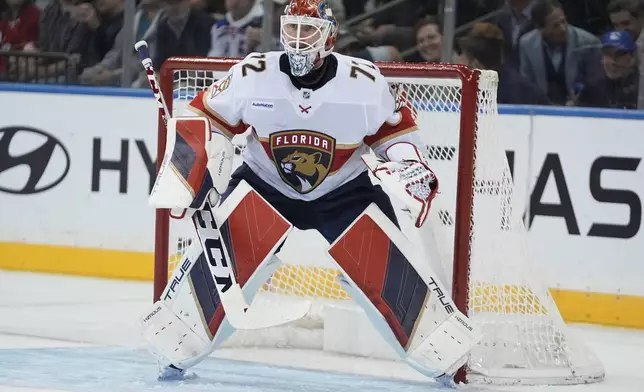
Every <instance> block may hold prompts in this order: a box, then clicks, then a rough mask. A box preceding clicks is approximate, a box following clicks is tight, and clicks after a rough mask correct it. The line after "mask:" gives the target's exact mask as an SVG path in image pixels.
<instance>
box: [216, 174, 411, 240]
mask: <svg viewBox="0 0 644 392" xmlns="http://www.w3.org/2000/svg"><path fill="white" fill-rule="evenodd" d="M241 180H245V181H246V182H247V183H248V184H249V185H250V186H251V187H253V189H254V190H255V191H256V192H257V193H259V194H260V195H261V196H262V197H263V198H264V199H265V200H266V201H267V202H268V203H269V204H270V205H272V206H273V207H274V208H275V209H276V210H277V211H278V212H279V213H280V214H282V216H283V217H284V218H285V219H286V220H288V221H289V222H290V223H292V224H293V226H295V227H297V228H298V229H300V230H309V229H315V230H317V231H319V232H320V234H322V236H324V238H325V239H326V240H327V241H328V242H329V243H330V244H331V243H333V241H335V240H336V238H338V237H339V236H340V234H342V232H344V231H345V230H346V229H347V227H349V225H350V224H351V223H353V221H354V220H355V219H356V218H357V217H358V216H359V215H360V214H361V213H362V212H363V211H364V210H365V209H366V208H367V207H368V206H369V205H370V204H371V203H375V204H376V205H377V206H378V208H380V210H381V211H382V212H383V213H384V214H385V215H386V216H387V218H389V219H390V220H391V221H392V222H393V223H394V224H395V225H396V226H398V220H397V218H396V213H395V212H394V208H393V206H392V204H391V200H390V199H389V196H388V195H387V193H385V191H384V190H383V189H382V187H380V185H374V184H373V183H372V182H371V179H370V178H369V175H368V174H367V172H366V171H365V172H363V173H361V174H360V175H358V176H357V177H356V178H354V179H353V180H351V181H349V182H347V183H346V184H344V185H342V186H340V187H339V188H337V189H335V190H333V191H331V192H329V193H327V194H326V195H324V196H322V197H320V198H318V199H315V200H313V201H304V200H295V199H291V198H288V197H286V196H284V195H283V194H282V193H280V192H279V191H278V190H276V189H275V188H273V187H272V186H270V185H268V184H267V183H266V182H264V181H263V180H262V179H261V178H260V177H259V176H258V175H257V174H256V173H255V172H254V171H253V170H251V169H250V168H249V167H248V165H246V164H245V163H244V164H242V165H241V166H240V167H239V168H238V169H237V170H236V171H235V172H234V173H233V175H232V177H231V180H230V183H229V186H228V189H227V190H226V192H225V193H224V194H223V195H222V202H223V201H224V200H225V199H226V198H227V197H228V195H230V193H231V192H232V191H233V190H234V189H235V187H236V186H237V184H239V182H240V181H241Z"/></svg>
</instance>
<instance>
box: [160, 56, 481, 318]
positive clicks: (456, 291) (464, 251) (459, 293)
mask: <svg viewBox="0 0 644 392" xmlns="http://www.w3.org/2000/svg"><path fill="white" fill-rule="evenodd" d="M240 60H241V59H233V58H204V57H171V58H169V59H168V60H166V61H165V62H164V63H163V66H162V67H161V71H160V75H159V77H160V81H159V83H160V88H161V91H162V94H163V97H164V98H165V101H166V104H167V106H168V110H169V113H172V107H173V102H172V98H173V80H174V72H175V71H181V70H190V71H219V72H227V71H228V70H229V69H230V67H231V66H233V65H234V64H236V63H237V62H239V61H240ZM376 65H377V66H378V68H379V69H380V71H381V72H382V74H383V75H384V76H387V77H398V78H453V79H460V80H461V114H460V135H459V145H458V148H459V154H458V173H457V177H458V178H457V188H456V198H457V200H456V212H455V214H456V217H455V227H454V236H455V238H454V260H453V271H454V273H453V279H452V287H453V289H452V298H453V300H454V302H455V304H456V306H457V307H458V309H459V310H460V311H461V312H463V313H464V314H466V315H467V314H468V306H467V303H468V284H469V264H470V233H471V230H472V219H471V216H472V202H473V187H474V159H475V144H476V124H477V113H478V110H479V108H478V93H479V88H478V81H479V78H480V71H478V70H472V69H469V68H468V67H466V66H464V65H458V64H429V63H393V62H378V63H376ZM165 140H166V129H165V125H164V122H163V119H162V117H161V113H160V112H159V134H158V143H157V171H158V170H159V167H160V165H161V159H160V158H161V157H163V155H164V153H165ZM169 222H170V214H169V210H167V209H157V210H156V223H155V243H154V301H157V300H159V298H160V296H161V293H162V292H163V289H164V288H165V285H166V283H167V281H168V256H169V230H170V224H169Z"/></svg>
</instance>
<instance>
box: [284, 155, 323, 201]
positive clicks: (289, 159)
mask: <svg viewBox="0 0 644 392" xmlns="http://www.w3.org/2000/svg"><path fill="white" fill-rule="evenodd" d="M321 160H322V153H321V152H319V151H317V152H314V153H312V154H308V153H305V152H300V151H297V150H295V151H294V152H292V153H290V154H288V155H287V156H285V157H284V158H283V159H282V162H281V165H282V170H284V172H285V173H287V174H295V176H296V177H297V179H298V180H299V181H300V186H299V187H296V189H297V190H298V191H299V192H301V193H306V192H308V191H309V190H311V189H313V188H315V187H317V186H318V185H319V184H320V182H322V180H324V178H325V177H326V175H327V174H328V173H329V168H328V167H326V166H324V165H323V164H321V163H320V161H321ZM298 188H299V189H298Z"/></svg>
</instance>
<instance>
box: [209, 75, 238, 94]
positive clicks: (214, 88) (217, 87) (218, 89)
mask: <svg viewBox="0 0 644 392" xmlns="http://www.w3.org/2000/svg"><path fill="white" fill-rule="evenodd" d="M232 78H233V74H232V73H231V74H228V76H227V77H226V78H225V79H219V80H218V81H216V82H215V83H213V84H212V85H211V86H210V94H209V98H210V99H213V98H214V97H216V96H217V95H219V94H221V93H223V92H224V91H226V90H227V89H228V87H230V82H231V80H232Z"/></svg>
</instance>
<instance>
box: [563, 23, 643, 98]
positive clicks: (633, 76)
mask: <svg viewBox="0 0 644 392" xmlns="http://www.w3.org/2000/svg"><path fill="white" fill-rule="evenodd" d="M602 44H603V48H602V64H603V66H604V75H603V77H602V78H598V79H595V80H594V81H593V83H591V84H590V85H588V86H587V87H582V88H583V89H582V90H581V92H580V94H579V97H578V99H577V100H576V101H575V102H573V103H575V104H578V105H581V106H594V107H603V108H615V109H637V98H638V86H639V78H640V74H639V72H638V69H637V58H636V50H637V48H636V46H635V42H634V41H633V38H632V37H631V35H630V34H629V33H627V32H625V31H611V32H609V33H607V34H606V35H604V36H603V37H602Z"/></svg>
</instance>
